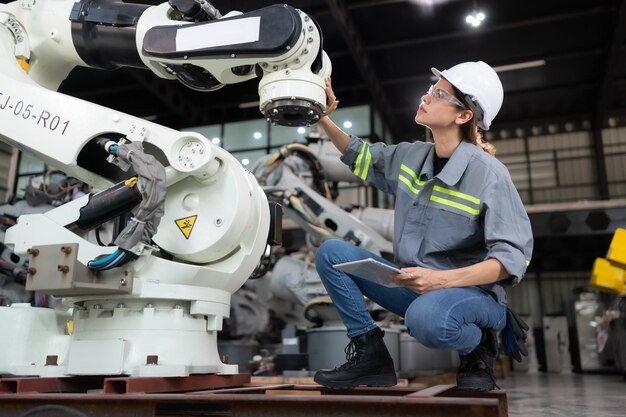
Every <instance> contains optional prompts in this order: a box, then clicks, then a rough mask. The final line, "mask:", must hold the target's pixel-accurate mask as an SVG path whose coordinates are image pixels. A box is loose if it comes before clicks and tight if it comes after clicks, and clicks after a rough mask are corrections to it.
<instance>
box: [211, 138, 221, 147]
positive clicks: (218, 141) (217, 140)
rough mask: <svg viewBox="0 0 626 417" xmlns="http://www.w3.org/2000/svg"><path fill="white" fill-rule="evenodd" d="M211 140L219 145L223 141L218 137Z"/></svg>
mask: <svg viewBox="0 0 626 417" xmlns="http://www.w3.org/2000/svg"><path fill="white" fill-rule="evenodd" d="M211 142H213V145H219V144H220V143H222V141H221V140H220V138H218V137H215V138H213V139H211Z"/></svg>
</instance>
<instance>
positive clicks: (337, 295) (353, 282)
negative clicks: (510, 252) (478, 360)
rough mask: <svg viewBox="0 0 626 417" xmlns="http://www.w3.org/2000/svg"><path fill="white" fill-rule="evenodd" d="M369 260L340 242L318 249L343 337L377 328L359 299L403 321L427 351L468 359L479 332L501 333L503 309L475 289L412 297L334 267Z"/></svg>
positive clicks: (361, 251)
mask: <svg viewBox="0 0 626 417" xmlns="http://www.w3.org/2000/svg"><path fill="white" fill-rule="evenodd" d="M366 258H374V259H377V260H379V261H381V262H385V263H387V264H389V262H388V261H386V260H385V259H383V258H380V257H379V256H376V255H374V254H372V253H371V252H369V251H367V250H365V249H361V248H358V247H356V246H353V245H351V244H349V243H347V242H344V241H342V240H328V241H326V242H324V243H323V244H322V245H321V246H320V247H319V248H318V250H317V253H316V255H315V265H316V267H317V272H318V274H319V275H320V277H321V279H322V282H323V283H324V287H326V291H328V294H329V295H330V298H332V300H333V302H334V304H335V306H336V307H337V310H338V311H339V315H340V316H341V319H342V320H343V323H344V324H345V326H346V328H347V329H348V337H350V338H352V337H354V336H359V335H361V334H364V333H367V332H368V331H370V330H372V329H374V328H375V327H376V323H374V320H372V317H371V316H370V314H369V311H368V310H367V305H366V303H365V299H364V298H363V296H364V295H365V296H367V298H369V299H370V300H372V301H374V302H375V303H377V304H378V305H380V306H382V307H383V308H385V309H387V310H389V311H391V312H392V313H395V314H397V315H398V316H400V317H404V323H405V325H406V327H407V330H408V332H409V334H410V335H411V336H413V337H414V338H415V339H417V341H419V342H420V343H421V344H423V345H424V346H426V347H429V348H438V349H451V350H456V351H457V352H459V354H461V355H467V354H468V353H470V352H471V351H472V350H474V349H475V348H476V346H478V344H479V343H480V340H481V337H482V332H481V329H491V330H502V329H503V328H504V325H505V324H506V307H505V306H503V305H501V304H498V303H497V302H496V300H494V299H493V297H491V296H490V295H489V294H488V293H487V292H485V291H483V290H482V289H480V288H479V287H463V288H450V289H445V290H437V291H431V292H427V293H425V294H421V295H420V294H417V293H415V292H413V291H411V290H409V289H408V288H404V287H394V288H388V287H385V286H382V285H379V284H376V283H373V282H371V281H368V280H366V279H363V278H359V277H357V276H354V275H351V274H348V273H345V272H343V271H339V270H337V269H334V268H333V265H336V264H339V263H343V262H351V261H357V260H360V259H366Z"/></svg>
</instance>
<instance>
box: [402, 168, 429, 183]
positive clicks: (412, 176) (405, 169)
mask: <svg viewBox="0 0 626 417" xmlns="http://www.w3.org/2000/svg"><path fill="white" fill-rule="evenodd" d="M400 169H401V170H402V171H404V172H406V173H407V174H409V175H410V176H411V178H412V179H413V182H415V183H416V184H417V185H420V186H422V185H424V183H425V182H426V181H420V180H419V179H418V178H417V175H415V172H414V171H413V170H412V169H411V168H409V167H408V166H406V165H404V164H402V165H400Z"/></svg>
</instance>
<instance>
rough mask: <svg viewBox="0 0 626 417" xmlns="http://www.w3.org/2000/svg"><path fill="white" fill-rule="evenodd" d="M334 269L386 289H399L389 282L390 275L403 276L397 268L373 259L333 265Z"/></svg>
mask: <svg viewBox="0 0 626 417" xmlns="http://www.w3.org/2000/svg"><path fill="white" fill-rule="evenodd" d="M333 268H335V269H338V270H340V271H343V272H347V273H348V274H351V275H354V276H357V277H359V278H364V279H366V280H368V281H372V282H375V283H377V284H380V285H384V286H386V287H398V285H396V284H394V283H392V282H390V281H389V275H394V274H402V271H400V268H398V267H397V266H391V265H387V264H385V263H382V262H380V261H377V260H376V259H372V258H367V259H362V260H360V261H353V262H345V263H342V264H337V265H333Z"/></svg>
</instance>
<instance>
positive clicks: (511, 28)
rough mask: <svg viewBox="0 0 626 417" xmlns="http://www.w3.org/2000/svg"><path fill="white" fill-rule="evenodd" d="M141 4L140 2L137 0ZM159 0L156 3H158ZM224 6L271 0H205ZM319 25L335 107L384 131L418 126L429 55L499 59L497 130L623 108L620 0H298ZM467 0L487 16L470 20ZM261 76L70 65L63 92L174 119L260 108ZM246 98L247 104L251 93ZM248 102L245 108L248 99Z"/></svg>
mask: <svg viewBox="0 0 626 417" xmlns="http://www.w3.org/2000/svg"><path fill="white" fill-rule="evenodd" d="M144 3H146V2H144ZM158 3H160V2H155V3H154V4H158ZM212 3H213V5H214V6H216V7H217V8H218V9H219V10H220V11H221V12H222V14H225V13H226V12H228V11H230V10H240V11H243V12H246V11H251V10H254V9H258V8H261V7H265V6H268V5H270V4H274V3H276V2H275V1H271V0H213V1H212ZM289 4H291V5H292V6H294V7H297V8H299V9H302V10H303V11H305V12H306V13H308V14H309V15H311V16H312V17H314V18H315V19H316V20H317V21H318V23H319V24H320V26H321V28H322V31H323V35H324V49H325V50H326V52H327V53H328V55H329V56H330V58H331V60H332V63H333V85H334V87H335V91H336V94H337V96H338V98H339V100H340V105H341V106H342V107H346V106H353V105H361V104H369V103H371V104H373V105H374V106H375V107H376V108H377V109H379V110H380V112H381V114H382V116H383V119H384V120H385V121H386V122H387V124H388V125H389V126H390V129H389V130H390V131H391V135H392V137H394V138H395V139H396V141H398V140H410V139H414V138H416V137H418V136H420V135H423V132H424V130H423V129H421V128H419V127H418V126H417V125H416V124H415V122H414V121H413V119H414V116H415V112H416V109H417V104H418V101H419V99H420V97H421V95H422V93H423V92H424V91H425V90H426V89H427V88H428V86H429V84H430V83H431V82H432V80H431V78H430V75H431V73H430V68H431V67H432V66H434V67H437V68H439V69H445V68H447V67H450V66H452V65H454V64H456V63H458V62H462V61H468V60H483V61H486V62H487V63H489V64H491V65H492V66H494V67H496V68H497V69H498V71H499V73H500V77H501V79H502V82H503V84H504V90H505V100H504V105H503V107H502V110H501V112H500V114H499V116H498V118H497V119H496V121H495V124H494V128H495V129H494V130H495V131H496V133H497V131H498V129H499V128H500V129H502V128H509V129H510V128H516V127H519V126H532V125H534V124H545V123H547V122H566V121H571V122H573V123H574V124H578V125H583V121H585V122H584V125H586V126H587V128H589V127H591V128H594V129H597V128H598V127H599V126H602V125H604V124H606V123H607V120H608V118H609V117H611V116H615V117H614V118H613V121H612V122H614V121H615V120H618V121H619V120H622V119H623V115H624V114H626V111H625V110H626V49H625V45H624V41H625V34H626V6H625V4H626V1H624V0H620V1H613V0H593V1H590V0H543V1H503V0H476V1H471V0H407V1H400V0H386V1H385V0H378V1H377V0H350V1H347V0H301V1H293V2H291V3H289ZM474 8H476V9H478V10H480V11H483V12H484V13H485V15H486V19H485V20H484V21H483V23H482V25H481V26H479V27H477V28H475V27H472V26H471V25H469V24H467V23H466V21H465V17H466V15H467V14H468V13H470V12H472V11H473V10H474ZM257 86H258V80H252V81H248V82H245V83H241V84H237V85H230V86H226V87H225V88H223V89H221V90H218V91H216V92H212V93H199V92H195V91H191V90H188V89H186V88H185V87H183V86H182V85H180V84H178V83H177V82H176V81H163V80H160V79H158V78H157V77H156V76H153V75H151V74H150V73H148V72H147V71H142V70H138V69H121V70H116V71H112V72H105V71H97V70H91V69H84V68H80V69H77V70H74V72H73V73H72V74H71V75H70V77H69V78H68V79H67V80H66V82H65V83H64V84H63V85H62V87H61V91H63V92H64V93H66V94H69V95H72V96H76V97H80V98H83V99H86V100H89V101H92V102H95V103H98V104H102V105H105V106H108V107H111V108H114V109H118V110H120V111H124V112H127V113H130V114H133V115H136V116H140V117H146V118H148V119H150V120H154V121H156V122H157V123H162V124H165V125H167V126H171V127H174V128H183V127H188V126H197V125H201V124H214V123H222V122H231V121H237V120H244V119H252V118H259V117H260V116H261V115H260V113H259V112H258V109H257V107H256V106H254V103H255V102H257V101H258V95H257ZM251 103H252V104H251ZM251 106H252V107H251ZM389 130H388V133H389Z"/></svg>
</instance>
